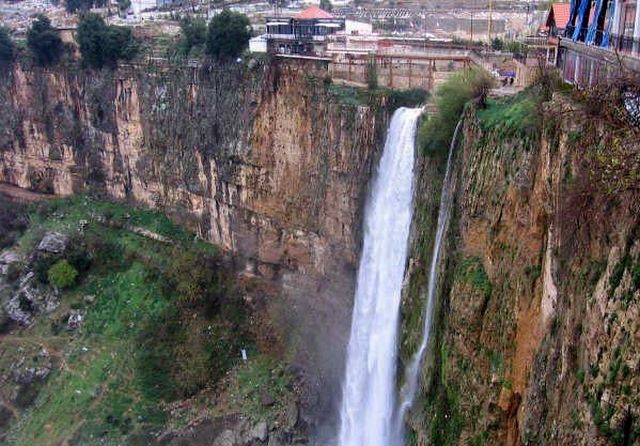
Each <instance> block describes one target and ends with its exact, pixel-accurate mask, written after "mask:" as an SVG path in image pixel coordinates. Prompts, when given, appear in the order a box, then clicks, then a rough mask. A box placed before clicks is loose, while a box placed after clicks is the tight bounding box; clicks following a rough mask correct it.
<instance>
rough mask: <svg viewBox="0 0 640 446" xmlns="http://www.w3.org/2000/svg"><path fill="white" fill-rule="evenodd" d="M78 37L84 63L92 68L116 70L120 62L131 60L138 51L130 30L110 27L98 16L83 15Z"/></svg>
mask: <svg viewBox="0 0 640 446" xmlns="http://www.w3.org/2000/svg"><path fill="white" fill-rule="evenodd" d="M77 35H78V38H77V39H78V45H79V46H80V53H81V54H82V61H83V62H84V63H85V64H86V65H88V66H90V67H92V68H102V67H104V66H107V67H111V68H115V67H116V66H117V64H118V61H119V60H130V59H132V58H133V57H134V56H135V54H136V53H137V51H138V45H137V42H136V40H135V38H134V37H133V33H132V32H131V29H130V28H127V27H123V26H113V25H112V26H108V25H107V24H106V23H105V22H104V20H103V18H102V17H100V16H99V15H98V14H94V13H86V14H83V15H82V16H81V17H80V22H79V23H78V31H77Z"/></svg>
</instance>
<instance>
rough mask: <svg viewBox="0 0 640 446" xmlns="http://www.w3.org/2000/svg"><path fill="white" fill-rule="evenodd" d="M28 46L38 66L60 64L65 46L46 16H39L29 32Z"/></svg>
mask: <svg viewBox="0 0 640 446" xmlns="http://www.w3.org/2000/svg"><path fill="white" fill-rule="evenodd" d="M27 45H28V47H29V49H30V50H31V54H32V55H33V58H34V60H35V61H36V63H37V64H38V65H42V66H50V65H54V64H56V63H58V61H59V60H60V57H61V56H62V53H63V50H64V46H63V44H62V40H61V39H60V37H59V36H58V33H57V31H56V30H55V29H54V28H53V27H52V26H51V21H50V20H49V18H48V17H47V16H45V15H42V14H40V15H38V16H37V17H36V19H35V20H34V21H33V23H32V24H31V27H30V28H29V30H28V31H27Z"/></svg>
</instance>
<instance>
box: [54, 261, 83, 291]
mask: <svg viewBox="0 0 640 446" xmlns="http://www.w3.org/2000/svg"><path fill="white" fill-rule="evenodd" d="M77 277H78V271H77V270H76V269H75V268H74V267H73V265H71V263H69V261H68V260H66V259H62V260H59V261H57V262H56V263H54V264H53V266H52V267H51V268H49V272H48V273H47V278H48V279H49V283H50V284H51V285H53V286H55V287H56V288H59V289H64V288H69V287H70V286H71V285H73V284H74V283H75V281H76V278H77Z"/></svg>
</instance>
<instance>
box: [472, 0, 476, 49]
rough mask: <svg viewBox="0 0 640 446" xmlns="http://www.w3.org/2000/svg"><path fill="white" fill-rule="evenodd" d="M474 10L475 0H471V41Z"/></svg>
mask: <svg viewBox="0 0 640 446" xmlns="http://www.w3.org/2000/svg"><path fill="white" fill-rule="evenodd" d="M475 10H476V0H473V6H472V7H471V41H472V42H473V13H474V11H475Z"/></svg>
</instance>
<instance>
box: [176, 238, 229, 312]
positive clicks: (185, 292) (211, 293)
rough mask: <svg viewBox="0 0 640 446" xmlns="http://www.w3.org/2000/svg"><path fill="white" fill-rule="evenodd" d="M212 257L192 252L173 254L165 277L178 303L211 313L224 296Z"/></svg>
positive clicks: (221, 277)
mask: <svg viewBox="0 0 640 446" xmlns="http://www.w3.org/2000/svg"><path fill="white" fill-rule="evenodd" d="M216 263H217V261H216V258H215V257H214V256H210V255H205V254H203V253H198V252H194V251H184V250H182V249H180V248H178V249H176V250H174V252H173V256H172V263H171V265H170V267H169V271H168V277H169V279H170V281H171V283H172V284H173V286H174V288H175V290H176V292H177V294H178V299H179V301H180V302H182V303H184V304H187V305H190V306H204V307H205V308H206V309H207V310H209V311H212V308H213V307H217V305H218V304H219V302H220V298H221V297H222V295H223V293H224V281H225V279H224V277H223V275H222V274H221V273H220V272H219V268H218V266H217V265H216Z"/></svg>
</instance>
